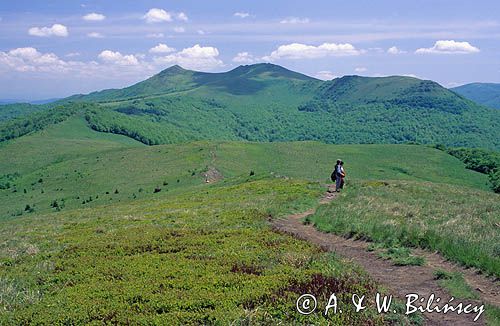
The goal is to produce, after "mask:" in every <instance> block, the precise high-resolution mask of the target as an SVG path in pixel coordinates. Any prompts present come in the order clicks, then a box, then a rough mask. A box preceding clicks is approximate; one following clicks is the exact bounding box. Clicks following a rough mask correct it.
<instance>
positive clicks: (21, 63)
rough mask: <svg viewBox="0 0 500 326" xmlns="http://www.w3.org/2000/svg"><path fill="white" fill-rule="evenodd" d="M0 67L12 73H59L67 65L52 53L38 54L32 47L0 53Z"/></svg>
mask: <svg viewBox="0 0 500 326" xmlns="http://www.w3.org/2000/svg"><path fill="white" fill-rule="evenodd" d="M0 66H3V67H4V68H10V69H12V70H14V71H19V72H27V71H42V72H51V71H61V70H65V69H67V63H66V62H64V61H63V60H61V59H59V57H58V56H57V55H55V54H53V53H40V52H39V51H38V50H37V49H35V48H32V47H25V48H17V49H13V50H10V51H9V52H0Z"/></svg>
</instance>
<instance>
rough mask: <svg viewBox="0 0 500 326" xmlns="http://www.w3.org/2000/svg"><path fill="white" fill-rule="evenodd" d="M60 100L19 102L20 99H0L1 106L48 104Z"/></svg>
mask: <svg viewBox="0 0 500 326" xmlns="http://www.w3.org/2000/svg"><path fill="white" fill-rule="evenodd" d="M58 100H60V98H49V99H43V100H19V99H0V105H5V104H26V103H28V104H47V103H52V102H55V101H58Z"/></svg>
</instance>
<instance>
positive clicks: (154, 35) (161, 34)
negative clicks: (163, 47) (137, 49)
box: [146, 33, 165, 38]
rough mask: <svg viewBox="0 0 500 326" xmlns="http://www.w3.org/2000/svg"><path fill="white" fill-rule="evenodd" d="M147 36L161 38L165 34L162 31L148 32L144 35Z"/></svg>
mask: <svg viewBox="0 0 500 326" xmlns="http://www.w3.org/2000/svg"><path fill="white" fill-rule="evenodd" d="M146 37H147V38H163V37H165V34H163V33H149V34H147V35H146Z"/></svg>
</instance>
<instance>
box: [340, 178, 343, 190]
mask: <svg viewBox="0 0 500 326" xmlns="http://www.w3.org/2000/svg"><path fill="white" fill-rule="evenodd" d="M340 189H344V178H340Z"/></svg>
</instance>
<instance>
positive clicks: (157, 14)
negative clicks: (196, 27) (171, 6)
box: [142, 8, 172, 24]
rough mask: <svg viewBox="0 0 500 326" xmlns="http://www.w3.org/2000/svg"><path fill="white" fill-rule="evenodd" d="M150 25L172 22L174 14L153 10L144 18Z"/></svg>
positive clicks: (162, 10)
mask: <svg viewBox="0 0 500 326" xmlns="http://www.w3.org/2000/svg"><path fill="white" fill-rule="evenodd" d="M142 18H143V19H145V20H146V22H148V23H150V24H151V23H161V22H171V21H172V14H171V13H169V12H168V11H166V10H164V9H158V8H152V9H149V11H148V12H147V13H146V14H145V15H144V16H143V17H142Z"/></svg>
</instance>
